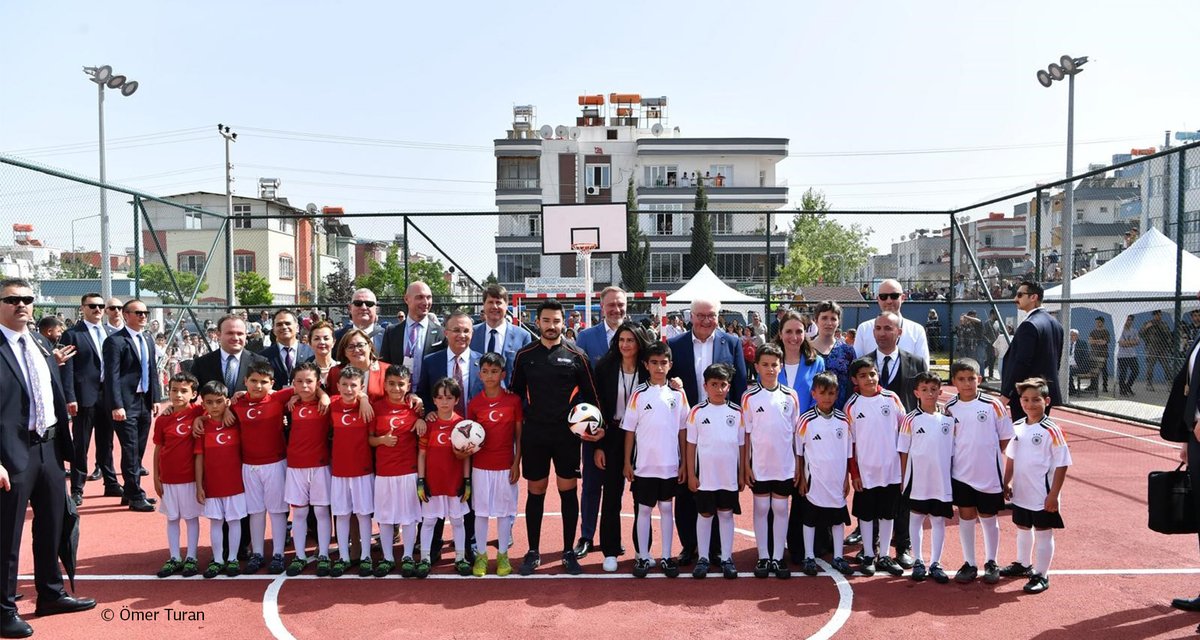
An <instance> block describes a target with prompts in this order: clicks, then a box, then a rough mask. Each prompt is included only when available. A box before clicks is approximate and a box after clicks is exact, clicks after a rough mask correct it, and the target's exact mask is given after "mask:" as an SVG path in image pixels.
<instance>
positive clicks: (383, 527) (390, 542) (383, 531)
mask: <svg viewBox="0 0 1200 640" xmlns="http://www.w3.org/2000/svg"><path fill="white" fill-rule="evenodd" d="M395 544H396V525H394V524H384V523H382V522H380V523H379V546H380V547H383V559H384V560H387V561H388V562H395V561H396V550H395Z"/></svg>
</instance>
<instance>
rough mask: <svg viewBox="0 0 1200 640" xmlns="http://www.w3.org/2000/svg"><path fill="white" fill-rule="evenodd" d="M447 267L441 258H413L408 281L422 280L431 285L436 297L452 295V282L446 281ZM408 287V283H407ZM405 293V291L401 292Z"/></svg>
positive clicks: (409, 265)
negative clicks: (443, 264)
mask: <svg viewBox="0 0 1200 640" xmlns="http://www.w3.org/2000/svg"><path fill="white" fill-rule="evenodd" d="M445 274H446V268H445V267H443V266H442V261H441V260H413V261H412V262H409V263H408V281H409V282H416V281H417V280H420V281H422V282H424V283H425V284H427V285H429V290H430V291H432V292H433V295H434V299H435V300H436V299H437V298H438V297H439V296H449V295H450V283H449V282H446V275H445ZM405 288H406V289H407V288H408V287H407V285H405ZM401 294H403V292H401Z"/></svg>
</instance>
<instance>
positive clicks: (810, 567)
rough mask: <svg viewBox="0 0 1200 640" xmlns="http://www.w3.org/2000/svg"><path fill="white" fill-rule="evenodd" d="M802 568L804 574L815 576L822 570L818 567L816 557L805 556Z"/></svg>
mask: <svg viewBox="0 0 1200 640" xmlns="http://www.w3.org/2000/svg"><path fill="white" fill-rule="evenodd" d="M800 570H801V571H803V572H804V575H806V576H815V575H817V574H818V573H820V572H821V570H820V569H818V568H817V560H816V558H805V559H804V567H803V568H801V569H800Z"/></svg>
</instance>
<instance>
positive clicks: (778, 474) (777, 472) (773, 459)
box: [742, 384, 800, 480]
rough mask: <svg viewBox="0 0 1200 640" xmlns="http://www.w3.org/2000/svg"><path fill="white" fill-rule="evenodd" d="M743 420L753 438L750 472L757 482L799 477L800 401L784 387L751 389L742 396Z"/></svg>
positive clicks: (751, 441)
mask: <svg viewBox="0 0 1200 640" xmlns="http://www.w3.org/2000/svg"><path fill="white" fill-rule="evenodd" d="M742 420H744V421H745V423H746V434H747V435H749V436H750V469H751V470H753V471H754V479H755V480H792V479H794V478H795V477H796V456H795V455H793V452H794V451H795V446H794V441H795V438H796V426H797V423H798V422H799V420H800V399H799V398H798V397H797V396H796V392H795V391H793V390H792V389H791V388H790V387H787V386H785V385H782V384H781V385H778V386H777V387H776V388H775V389H772V390H768V389H764V388H762V387H758V386H755V387H751V388H750V390H748V391H747V392H746V393H745V395H743V396H742Z"/></svg>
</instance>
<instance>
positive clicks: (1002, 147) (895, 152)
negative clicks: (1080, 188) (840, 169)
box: [788, 136, 1146, 158]
mask: <svg viewBox="0 0 1200 640" xmlns="http://www.w3.org/2000/svg"><path fill="white" fill-rule="evenodd" d="M1145 139H1146V136H1126V137H1122V138H1104V139H1099V140H1088V141H1084V142H1076V143H1075V144H1076V145H1084V144H1112V143H1114V142H1129V141H1134V140H1145ZM1061 146H1063V143H1062V142H1031V143H1023V144H999V145H984V146H978V147H934V148H928V149H882V150H875V151H802V152H799V153H791V152H789V153H788V157H789V158H849V157H860V156H908V155H926V154H939V153H973V152H976V151H1008V150H1013V149H1043V148H1053V147H1061Z"/></svg>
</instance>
